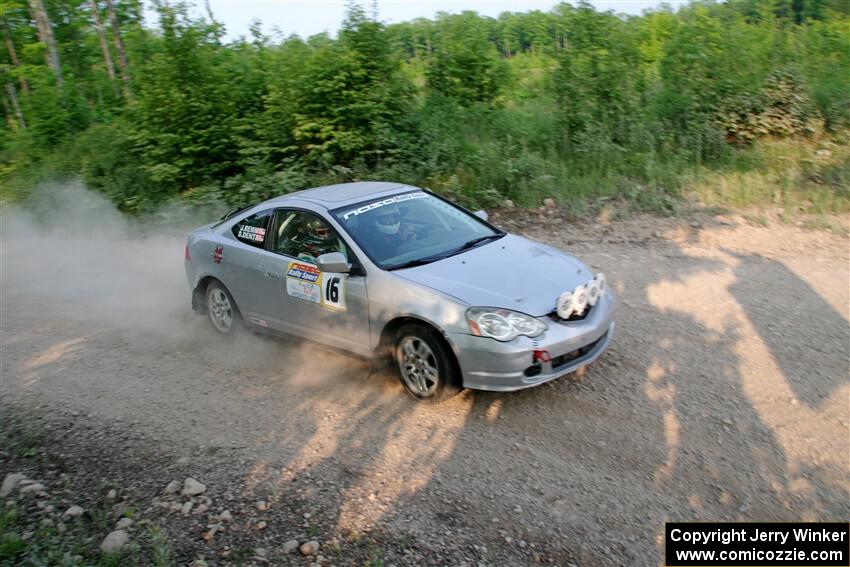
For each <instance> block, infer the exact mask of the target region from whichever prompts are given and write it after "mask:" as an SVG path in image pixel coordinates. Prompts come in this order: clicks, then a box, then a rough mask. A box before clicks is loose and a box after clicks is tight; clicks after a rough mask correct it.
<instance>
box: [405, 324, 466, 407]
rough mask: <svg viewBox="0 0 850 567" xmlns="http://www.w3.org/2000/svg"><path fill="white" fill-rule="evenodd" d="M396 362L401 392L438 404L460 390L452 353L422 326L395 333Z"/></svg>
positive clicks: (434, 334) (432, 331) (430, 331)
mask: <svg viewBox="0 0 850 567" xmlns="http://www.w3.org/2000/svg"><path fill="white" fill-rule="evenodd" d="M394 355H395V360H396V364H397V366H398V372H399V379H400V380H401V383H402V385H403V386H404V389H405V390H407V392H408V393H409V394H410V395H411V396H413V397H414V398H416V399H418V400H423V401H429V402H441V401H443V400H447V399H449V398H451V397H452V396H454V395H455V394H457V393H458V392H460V391H461V389H462V388H461V386H460V384H461V380H460V373H459V371H458V368H457V364H456V363H455V359H454V353H452V352H451V350H450V349H449V348H448V347H447V345H446V344H445V342H444V341H442V340H440V338H439V337H438V336H437V334H436V332H435V331H434V330H433V329H430V328H428V327H426V326H424V325H417V324H409V325H404V326H403V327H401V328H400V329H399V330H398V333H396V341H395V352H394Z"/></svg>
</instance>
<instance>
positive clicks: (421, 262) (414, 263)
mask: <svg viewBox="0 0 850 567" xmlns="http://www.w3.org/2000/svg"><path fill="white" fill-rule="evenodd" d="M445 257H446V256H445V254H440V255H438V256H425V257H424V258H417V259H416V260H410V261H408V262H404V263H402V264H398V265H396V266H391V267H389V268H387V271H388V272H392V271H393V270H403V269H404V268H415V267H416V266H424V265H425V264H430V263H431V262H436V261H437V260H442V259H443V258H445Z"/></svg>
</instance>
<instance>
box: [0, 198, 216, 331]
mask: <svg viewBox="0 0 850 567" xmlns="http://www.w3.org/2000/svg"><path fill="white" fill-rule="evenodd" d="M199 224H200V223H199ZM188 228H189V227H188V226H183V227H177V226H169V225H167V224H165V223H163V224H162V225H160V226H158V227H156V228H153V229H151V228H149V227H145V226H143V224H142V223H141V222H140V221H135V220H131V219H128V218H126V217H125V216H124V215H122V214H121V213H120V212H119V211H118V210H117V209H116V208H115V207H114V206H113V205H112V204H111V203H109V202H108V201H107V200H106V199H105V198H104V197H103V196H101V195H98V194H96V193H94V192H92V191H89V190H87V189H86V188H85V187H84V186H83V185H82V184H81V183H64V184H51V185H45V186H43V187H41V188H40V189H39V190H38V191H37V192H36V193H35V194H34V195H33V197H32V199H31V200H30V201H29V202H28V203H27V204H26V205H24V206H13V207H5V208H4V210H3V211H2V216H1V217H0V242H2V244H1V245H0V271H2V275H0V284H2V294H3V301H4V303H5V302H10V303H14V302H16V301H17V300H23V297H22V296H28V298H29V299H30V300H32V299H34V298H35V299H36V300H37V302H36V303H35V304H34V305H33V307H34V308H35V309H38V310H39V311H41V312H43V313H53V314H55V316H56V317H57V318H61V317H70V318H75V319H86V320H95V321H100V322H104V323H107V324H108V325H109V326H110V327H124V328H143V329H148V330H152V331H159V332H173V331H174V329H175V325H178V324H179V323H180V322H181V321H184V320H185V319H186V318H187V317H190V316H191V315H192V314H191V312H190V310H187V305H189V291H188V286H187V284H186V279H185V275H184V272H183V245H184V237H182V236H179V235H180V232H181V230H183V231H184V234H185V229H188ZM6 307H10V306H9V305H8V304H7V305H6Z"/></svg>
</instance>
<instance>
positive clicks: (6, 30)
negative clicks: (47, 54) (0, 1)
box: [0, 21, 30, 96]
mask: <svg viewBox="0 0 850 567" xmlns="http://www.w3.org/2000/svg"><path fill="white" fill-rule="evenodd" d="M0 27H2V28H3V39H4V40H6V49H7V50H8V51H9V59H11V60H12V65H14V67H15V69H18V70H20V71H21V78H20V80H21V88H22V89H24V94H25V95H27V96H29V94H30V85H29V83H28V82H27V79H26V77H24V73H23V70H21V62H20V60H19V59H18V52H17V50H15V43H14V42H13V41H12V34H11V33H9V28H8V27H6V22H3V21H0Z"/></svg>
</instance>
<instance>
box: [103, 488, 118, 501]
mask: <svg viewBox="0 0 850 567" xmlns="http://www.w3.org/2000/svg"><path fill="white" fill-rule="evenodd" d="M116 498H118V491H117V490H115V489H114V488H113V489H112V490H110V491H109V492H107V493H106V499H107V500H115V499H116Z"/></svg>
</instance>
